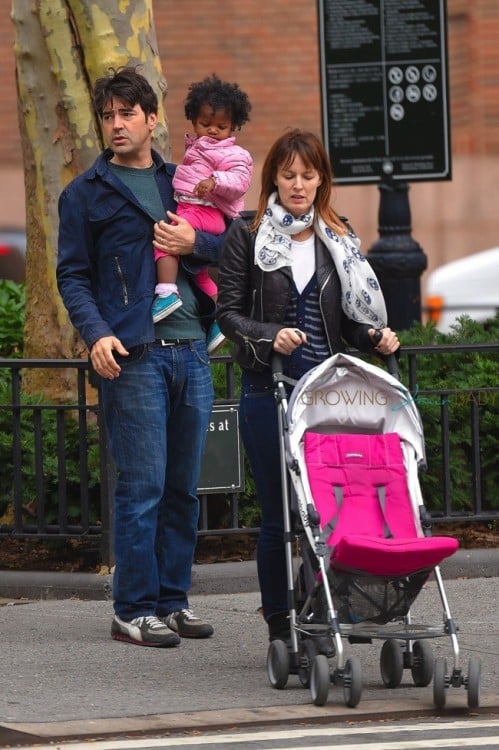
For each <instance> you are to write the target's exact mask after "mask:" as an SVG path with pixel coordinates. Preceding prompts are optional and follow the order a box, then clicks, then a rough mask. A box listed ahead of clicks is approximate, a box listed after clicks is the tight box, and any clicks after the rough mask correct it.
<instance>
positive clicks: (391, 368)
mask: <svg viewBox="0 0 499 750" xmlns="http://www.w3.org/2000/svg"><path fill="white" fill-rule="evenodd" d="M382 338H383V334H382V333H381V331H376V333H375V334H374V336H373V341H374V343H375V345H377V344H379V342H380V341H381V339H382ZM399 351H400V350H399ZM379 356H380V357H381V359H382V360H383V362H384V363H385V364H386V369H387V370H388V372H389V373H390V375H393V377H394V378H397V380H400V371H399V365H398V360H397V356H396V355H395V354H380V355H379Z"/></svg>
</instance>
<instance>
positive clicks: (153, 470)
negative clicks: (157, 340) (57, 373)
mask: <svg viewBox="0 0 499 750" xmlns="http://www.w3.org/2000/svg"><path fill="white" fill-rule="evenodd" d="M117 360H118V361H119V364H120V366H121V368H122V370H121V374H120V375H119V377H118V378H116V379H115V380H103V381H102V385H101V391H102V404H103V409H104V417H105V421H106V426H107V431H108V435H109V440H110V444H111V450H112V453H113V457H114V460H115V463H116V468H117V482H116V493H115V500H114V553H115V561H116V572H115V574H114V581H113V598H114V609H115V612H116V614H117V615H119V617H121V618H122V619H124V620H131V619H132V618H134V617H140V616H143V615H152V614H156V615H158V616H159V617H163V616H165V615H167V614H169V613H170V612H174V611H176V610H178V609H183V608H186V607H187V606H188V599H187V592H188V591H189V589H190V586H191V567H192V561H193V556H194V550H195V546H196V538H197V526H198V517H199V501H198V498H197V495H196V491H197V484H198V480H199V474H200V467H201V458H202V454H203V449H204V444H205V438H206V431H207V428H208V424H209V420H210V416H211V409H212V405H213V384H212V379H211V370H210V364H209V357H208V355H207V352H206V343H205V341H195V342H191V343H189V344H186V345H184V344H182V345H175V346H161V345H160V344H147V345H143V346H138V347H134V348H133V349H132V350H131V352H130V355H129V357H117Z"/></svg>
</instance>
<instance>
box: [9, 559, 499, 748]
mask: <svg viewBox="0 0 499 750" xmlns="http://www.w3.org/2000/svg"><path fill="white" fill-rule="evenodd" d="M451 561H452V565H451V564H450V563H451ZM441 571H442V575H443V577H444V581H445V590H446V594H447V598H448V600H449V604H450V607H451V610H452V613H453V617H454V619H455V621H456V623H457V624H458V626H459V633H458V641H459V646H460V651H461V662H460V663H461V666H462V668H463V672H464V674H465V675H467V665H468V660H469V658H470V657H471V656H479V657H480V658H481V661H482V679H481V702H480V706H481V707H480V709H479V711H480V712H489V713H499V679H498V678H499V658H498V657H499V625H498V622H497V621H498V609H497V592H498V583H499V550H461V551H459V552H458V553H457V554H456V555H455V556H454V558H451V559H450V560H448V561H446V562H445V563H444V564H443V565H442V566H441ZM191 603H192V605H193V606H194V608H195V609H196V610H197V611H199V613H200V614H201V615H202V616H203V617H206V618H208V619H209V620H210V621H211V622H212V623H213V625H214V626H215V635H214V636H213V638H211V639H209V640H206V641H188V640H183V641H182V643H181V645H180V646H179V647H177V648H175V649H165V650H160V649H147V648H139V647H136V646H131V645H127V644H123V643H119V642H116V641H113V640H111V638H110V636H109V629H110V624H111V618H112V602H111V599H110V580H109V577H108V576H96V575H93V574H85V575H79V574H42V573H29V574H21V573H10V572H5V571H0V604H3V605H4V606H0V632H1V634H2V640H1V653H2V683H3V684H2V688H3V690H2V694H1V696H0V746H5V745H7V744H33V743H35V742H40V741H43V742H50V741H61V740H62V739H68V738H70V739H76V738H92V737H103V736H106V735H107V736H110V737H111V736H115V735H117V734H123V733H126V734H127V735H129V734H130V733H145V734H147V733H148V734H154V733H165V732H180V731H189V730H193V729H196V730H198V731H200V730H203V729H207V728H211V729H213V728H220V727H228V726H234V725H235V724H237V725H238V726H241V725H250V724H271V723H274V722H277V723H283V722H286V721H293V722H297V721H329V722H331V721H334V722H337V721H345V720H349V721H352V720H353V721H355V720H365V719H367V718H368V717H372V718H375V717H377V718H380V717H381V716H384V715H386V714H387V712H389V714H390V716H391V717H396V716H397V715H401V714H403V715H405V716H407V715H408V714H409V715H411V714H412V715H416V714H417V715H418V716H424V715H430V716H431V715H435V708H434V705H433V690H432V686H431V685H430V686H428V687H426V688H416V687H414V685H413V682H412V677H411V674H410V671H405V672H404V676H403V680H402V684H401V686H400V687H398V688H396V689H394V690H388V689H387V688H385V687H384V686H383V684H382V681H381V677H380V672H379V650H380V647H381V643H382V642H381V641H373V643H372V644H371V645H360V646H359V645H356V646H350V645H349V644H346V649H347V654H348V653H350V652H351V653H355V654H356V655H358V656H359V658H360V660H361V663H362V671H363V681H364V689H363V693H362V698H361V701H360V703H359V705H358V706H357V707H356V708H355V709H349V708H346V707H345V704H344V698H343V690H342V688H340V687H337V686H334V685H332V686H331V690H330V693H329V699H328V702H327V704H326V706H324V707H316V706H314V705H313V704H312V702H311V699H310V693H309V691H308V690H307V689H304V688H302V687H301V685H300V683H299V680H298V678H297V677H296V676H294V675H291V676H290V678H289V681H288V685H287V687H286V688H285V689H284V690H274V689H272V688H271V687H270V685H269V683H268V679H267V674H266V668H265V659H266V652H267V641H266V639H267V636H266V628H265V624H264V622H263V620H262V618H261V616H260V615H259V614H258V612H257V608H258V605H259V596H258V592H257V581H256V568H255V564H254V563H220V564H209V565H196V566H195V568H194V586H193V592H192V597H191ZM412 615H413V620H414V622H421V623H425V624H430V625H431V624H435V625H440V624H441V621H442V613H441V604H440V599H439V597H438V592H437V588H436V584H435V582H434V581H433V580H432V579H431V580H430V581H429V582H428V583H427V585H426V586H425V587H424V589H423V590H422V591H421V593H420V595H419V596H418V598H417V600H416V603H415V605H414V607H413V609H412ZM430 645H431V646H432V648H433V651H434V653H435V655H436V656H438V655H442V656H446V658H447V662H448V665H449V669H450V668H451V667H452V665H453V657H452V650H451V645H450V641H449V639H448V638H446V637H444V638H434V639H431V640H430ZM333 665H334V660H333ZM447 694H448V697H447V706H446V708H445V710H444V712H445V713H447V714H453V715H454V714H455V713H456V712H457V713H462V714H466V713H467V712H468V708H467V694H466V690H465V688H464V687H459V688H452V687H451V688H449V690H448V691H447Z"/></svg>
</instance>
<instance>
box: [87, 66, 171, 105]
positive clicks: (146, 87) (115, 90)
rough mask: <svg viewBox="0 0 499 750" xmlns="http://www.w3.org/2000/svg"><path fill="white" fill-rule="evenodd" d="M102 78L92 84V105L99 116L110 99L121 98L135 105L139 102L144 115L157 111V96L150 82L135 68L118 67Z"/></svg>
mask: <svg viewBox="0 0 499 750" xmlns="http://www.w3.org/2000/svg"><path fill="white" fill-rule="evenodd" d="M110 70H111V71H112V72H111V73H110V74H109V75H107V76H104V77H103V78H98V79H97V80H96V82H95V86H94V106H95V109H96V110H97V112H98V113H99V115H100V117H102V113H103V111H104V107H105V106H106V104H107V103H108V102H110V101H111V100H112V99H114V98H116V99H121V100H122V101H124V102H126V103H127V104H129V105H130V106H131V107H135V105H136V104H139V105H140V106H141V108H142V110H143V111H144V113H145V115H146V117H147V116H148V115H150V114H155V115H156V114H157V113H158V97H157V95H156V92H155V91H154V89H153V88H152V86H151V84H150V83H149V81H148V80H147V78H145V77H144V76H143V75H141V74H140V73H137V69H136V68H120V69H119V70H114V69H113V68H110Z"/></svg>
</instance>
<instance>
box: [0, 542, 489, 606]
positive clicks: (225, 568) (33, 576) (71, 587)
mask: <svg viewBox="0 0 499 750" xmlns="http://www.w3.org/2000/svg"><path fill="white" fill-rule="evenodd" d="M440 570H441V573H442V576H443V578H444V580H445V579H448V580H450V579H454V578H494V577H499V549H470V550H467V549H461V550H458V551H457V552H456V553H455V554H454V555H453V556H452V557H450V558H448V559H447V560H444V561H443V563H442V564H441V566H440ZM112 582H113V577H112V575H110V574H107V575H100V574H97V573H59V572H41V571H10V570H0V599H73V598H77V599H86V600H94V601H102V600H105V601H107V600H111V599H112ZM254 591H258V576H257V569H256V561H255V560H250V561H247V562H235V563H234V562H227V563H206V564H204V565H200V564H195V565H194V566H193V568H192V588H191V592H190V593H191V594H193V595H198V594H238V593H250V592H254Z"/></svg>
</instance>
